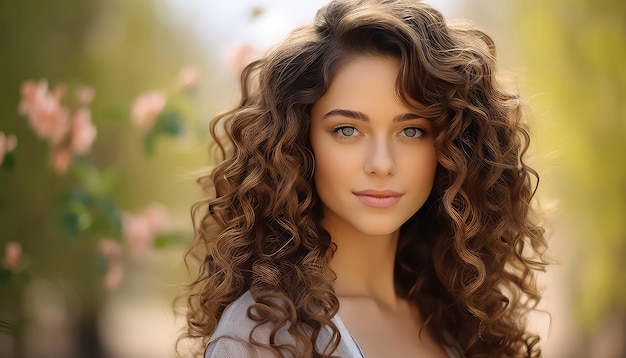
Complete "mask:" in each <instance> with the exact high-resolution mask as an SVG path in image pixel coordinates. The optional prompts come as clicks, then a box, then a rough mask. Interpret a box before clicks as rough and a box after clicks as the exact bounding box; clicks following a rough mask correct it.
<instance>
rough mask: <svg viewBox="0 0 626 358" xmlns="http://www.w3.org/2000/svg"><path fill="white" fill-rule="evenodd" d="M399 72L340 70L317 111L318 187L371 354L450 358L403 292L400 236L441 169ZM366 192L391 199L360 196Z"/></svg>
mask: <svg viewBox="0 0 626 358" xmlns="http://www.w3.org/2000/svg"><path fill="white" fill-rule="evenodd" d="M398 72H399V62H398V60H397V59H395V58H393V57H383V56H357V57H354V58H352V59H350V60H349V61H348V62H347V63H346V64H344V65H343V66H342V68H340V70H339V71H338V72H337V74H336V75H335V77H334V78H333V80H332V82H331V84H330V87H329V89H328V91H327V92H326V93H325V94H324V96H322V98H321V99H320V100H319V101H318V102H317V103H316V104H315V106H314V107H313V109H312V112H311V117H312V122H311V132H310V138H311V146H312V148H313V153H314V155H315V161H316V166H315V176H314V181H315V185H316V188H317V192H318V194H319V196H320V199H321V201H322V203H323V204H324V218H323V220H322V225H323V226H324V228H325V229H326V230H328V232H329V233H330V235H331V237H332V240H333V242H335V243H336V244H337V251H336V253H335V255H334V256H333V259H332V261H331V269H332V270H333V271H334V272H335V274H336V275H337V280H336V281H335V283H334V288H335V292H336V294H337V296H338V298H339V303H340V308H339V315H340V317H341V319H342V321H343V322H344V324H345V325H346V327H347V328H348V330H350V332H351V334H352V335H353V336H354V338H355V339H356V340H357V342H358V343H359V345H360V347H361V349H362V350H363V352H364V354H365V355H366V356H367V357H368V358H376V357H416V356H420V357H445V356H446V355H445V353H444V351H443V349H442V347H441V346H440V345H439V344H438V343H436V342H435V341H434V339H433V338H432V336H431V335H430V334H429V332H427V331H426V330H422V331H420V329H421V328H422V325H423V318H422V316H421V315H420V313H419V311H418V309H417V308H416V307H415V306H413V305H411V304H409V303H408V302H407V301H406V300H404V299H403V298H401V297H399V296H398V295H397V294H396V291H395V287H394V280H393V266H394V260H395V252H396V247H397V242H398V232H399V228H400V226H401V225H402V224H403V223H404V222H406V221H407V220H408V219H409V218H410V217H411V216H412V215H413V214H414V213H415V212H416V211H417V210H419V208H420V207H421V206H422V205H423V204H424V202H425V201H426V199H427V198H428V195H429V194H430V192H431V190H432V187H433V181H434V177H435V170H436V167H437V153H436V150H435V147H434V143H433V141H434V135H433V133H432V125H431V123H430V121H428V120H427V119H424V118H421V117H420V116H419V113H418V112H417V111H416V109H414V108H411V107H408V106H406V105H405V104H403V103H402V102H401V101H400V100H399V99H398V96H397V95H396V90H395V88H396V79H397V76H398ZM364 190H374V191H375V192H374V193H366V194H374V195H375V196H382V197H383V198H382V199H381V198H372V197H371V195H358V194H359V193H362V191H364ZM382 190H387V191H392V192H393V194H390V193H389V192H381V191H382ZM389 195H393V196H394V197H395V198H389V197H386V198H385V196H389ZM380 206H382V207H380Z"/></svg>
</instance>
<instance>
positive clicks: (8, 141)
mask: <svg viewBox="0 0 626 358" xmlns="http://www.w3.org/2000/svg"><path fill="white" fill-rule="evenodd" d="M15 147H17V137H16V136H15V135H14V134H10V135H8V136H7V135H6V134H4V132H0V165H2V163H3V162H4V156H5V155H6V153H10V152H12V151H13V150H15Z"/></svg>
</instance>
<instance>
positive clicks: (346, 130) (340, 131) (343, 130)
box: [333, 126, 359, 137]
mask: <svg viewBox="0 0 626 358" xmlns="http://www.w3.org/2000/svg"><path fill="white" fill-rule="evenodd" d="M333 133H334V134H336V135H338V136H340V137H355V136H356V135H358V133H359V132H358V131H357V130H356V128H354V127H351V126H339V127H335V128H334V129H333Z"/></svg>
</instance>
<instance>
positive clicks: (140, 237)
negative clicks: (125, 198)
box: [122, 204, 168, 255]
mask: <svg viewBox="0 0 626 358" xmlns="http://www.w3.org/2000/svg"><path fill="white" fill-rule="evenodd" d="M122 219H123V222H122V226H123V232H124V238H125V240H126V243H127V244H128V246H129V248H130V251H131V252H132V253H133V254H135V255H138V254H141V253H143V252H145V251H147V250H148V249H150V247H152V245H153V244H154V238H155V236H156V235H157V234H159V233H160V232H162V231H163V229H165V227H166V224H167V219H168V213H167V209H166V208H165V207H164V206H163V205H161V204H152V205H150V206H148V207H146V208H145V209H144V210H143V211H142V212H140V213H137V214H131V213H124V214H123V218H122Z"/></svg>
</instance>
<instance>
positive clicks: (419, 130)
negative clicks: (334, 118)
mask: <svg viewBox="0 0 626 358" xmlns="http://www.w3.org/2000/svg"><path fill="white" fill-rule="evenodd" d="M344 129H352V130H353V133H352V134H353V135H346V134H345V133H343V130H344ZM408 129H413V130H415V131H416V133H415V135H414V136H408V135H403V136H402V137H406V138H411V139H414V138H421V137H423V136H425V135H426V131H425V130H424V129H422V128H419V127H406V128H404V129H402V130H401V131H400V133H404V134H406V130H408ZM355 132H357V133H358V130H357V129H356V128H354V127H353V126H337V127H335V128H333V130H332V133H333V135H335V136H337V137H339V138H352V137H355V135H354V133H355Z"/></svg>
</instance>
